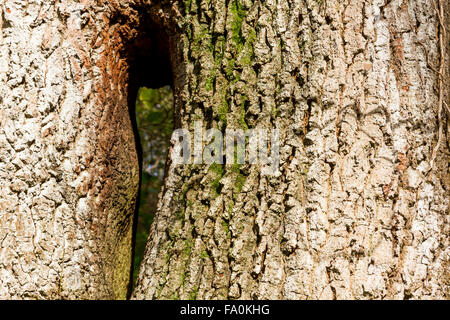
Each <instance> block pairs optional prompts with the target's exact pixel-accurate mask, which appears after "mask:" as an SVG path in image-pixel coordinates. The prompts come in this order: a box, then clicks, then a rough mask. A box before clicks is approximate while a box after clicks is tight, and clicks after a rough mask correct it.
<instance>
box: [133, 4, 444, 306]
mask: <svg viewBox="0 0 450 320" xmlns="http://www.w3.org/2000/svg"><path fill="white" fill-rule="evenodd" d="M443 3H444V1H432V0H417V1H416V0H414V1H407V0H393V1H384V0H373V1H360V0H347V1H337V0H326V1H325V0H323V1H318V0H289V1H274V0H269V1H252V0H229V1H223V0H209V1H207V0H203V1H185V3H184V5H180V6H179V15H180V17H179V18H178V24H179V30H180V31H179V32H178V33H176V34H175V35H174V37H175V38H174V43H175V44H176V48H173V49H174V50H175V51H173V52H172V62H173V71H174V93H175V111H176V119H175V123H176V126H177V127H178V128H186V129H189V130H191V131H192V130H193V123H194V120H202V121H203V123H204V124H205V127H206V128H218V129H220V130H222V131H224V130H225V129H237V128H240V129H247V128H265V129H273V128H275V126H277V127H278V128H279V130H280V172H279V173H278V174H276V175H263V174H262V171H263V168H262V167H261V166H258V165H249V164H246V165H242V166H236V165H234V166H233V165H230V164H227V165H224V166H220V165H212V166H208V165H176V164H175V163H174V162H173V161H171V160H170V159H169V162H168V164H167V168H168V169H167V176H166V181H165V186H164V189H163V191H162V193H161V198H160V201H159V207H158V213H157V215H156V217H155V220H154V223H153V225H152V228H151V233H150V237H149V243H148V246H147V249H146V256H145V258H144V261H143V264H142V266H141V270H140V275H139V279H138V284H137V287H136V290H135V292H134V298H136V299H177V298H185V299H187V298H192V299H195V298H196V299H383V298H386V299H390V298H393V299H407V298H445V297H448V296H449V282H450V278H449V273H448V270H449V254H450V251H449V250H450V249H449V221H448V203H449V187H450V185H449V170H448V154H449V147H448V136H447V134H448V127H447V123H446V122H445V121H446V114H445V103H444V102H445V101H448V99H447V97H448V96H447V95H446V93H445V92H444V90H447V89H448V88H447V87H446V86H444V83H443V82H444V81H445V80H446V77H445V75H443V78H439V75H438V72H440V73H441V74H444V72H445V71H446V68H447V66H448V60H445V59H446V58H445V49H446V48H445V45H446V42H445V39H444V36H445V34H444V31H443V26H442V25H441V24H440V19H439V15H438V12H440V14H441V15H442V17H441V22H442V23H443V21H444V18H445V17H444V16H443V10H442V5H443ZM446 5H447V3H446ZM446 12H448V10H447V11H446ZM447 21H448V20H447Z"/></svg>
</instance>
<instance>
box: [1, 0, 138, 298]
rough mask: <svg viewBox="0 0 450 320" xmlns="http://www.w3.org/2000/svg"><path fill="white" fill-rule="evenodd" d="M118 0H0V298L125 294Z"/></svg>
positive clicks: (128, 166) (124, 82)
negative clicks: (1, 2)
mask: <svg viewBox="0 0 450 320" xmlns="http://www.w3.org/2000/svg"><path fill="white" fill-rule="evenodd" d="M128 5H129V4H128ZM121 10H129V8H127V7H126V5H125V7H124V8H121V7H119V5H118V4H116V3H114V2H111V1H97V2H96V1H81V2H80V1H71V0H64V1H47V0H46V1H27V2H26V3H25V2H24V1H13V0H11V1H9V0H8V1H3V4H2V5H1V15H0V123H1V133H0V243H1V247H0V282H1V285H0V298H3V299H4V298H10V299H11V298H12V299H17V298H37V299H48V298H52V299H56V298H63V299H87V298H89V299H99V298H101V299H106V298H108V299H112V298H117V299H118V298H120V299H123V298H126V296H127V291H128V284H129V280H130V269H131V267H130V266H131V264H132V261H131V256H132V225H133V223H132V222H133V213H134V210H135V200H136V194H137V190H138V182H139V167H138V161H137V153H136V148H135V139H134V134H133V129H132V122H131V121H130V116H129V110H128V101H127V99H128V71H127V70H128V69H127V68H128V63H127V57H126V55H125V54H124V53H123V48H124V43H126V41H127V39H128V38H127V37H130V36H128V35H129V34H132V31H133V29H132V28H131V29H126V27H127V26H126V25H125V24H124V25H121V24H120V22H119V20H120V19H119V18H120V12H121ZM129 16H130V18H132V17H133V14H132V12H131V13H130V14H129ZM134 16H136V14H134ZM125 31H126V32H129V33H124V32H125ZM124 34H125V35H126V36H124Z"/></svg>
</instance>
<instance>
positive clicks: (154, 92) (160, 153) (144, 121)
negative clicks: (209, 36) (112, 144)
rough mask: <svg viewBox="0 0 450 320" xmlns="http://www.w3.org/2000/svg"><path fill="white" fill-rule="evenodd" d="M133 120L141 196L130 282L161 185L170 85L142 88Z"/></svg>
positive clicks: (170, 114)
mask: <svg viewBox="0 0 450 320" xmlns="http://www.w3.org/2000/svg"><path fill="white" fill-rule="evenodd" d="M136 121H137V126H138V130H139V136H140V141H141V145H142V162H143V163H142V169H143V170H142V177H141V194H140V203H139V213H138V215H139V216H138V224H137V229H136V244H135V256H134V273H133V281H134V282H133V283H136V279H137V276H138V272H139V267H140V264H141V261H142V259H143V256H144V250H145V246H146V244H147V240H148V234H149V232H150V226H151V224H152V222H153V217H154V215H155V212H156V206H157V204H158V194H159V191H160V190H161V187H162V185H163V179H164V166H165V163H166V158H167V152H168V150H169V143H170V136H171V134H172V131H173V93H172V89H171V88H170V87H169V86H166V87H162V88H159V89H149V88H145V87H142V88H140V89H139V91H138V95H137V98H136Z"/></svg>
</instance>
